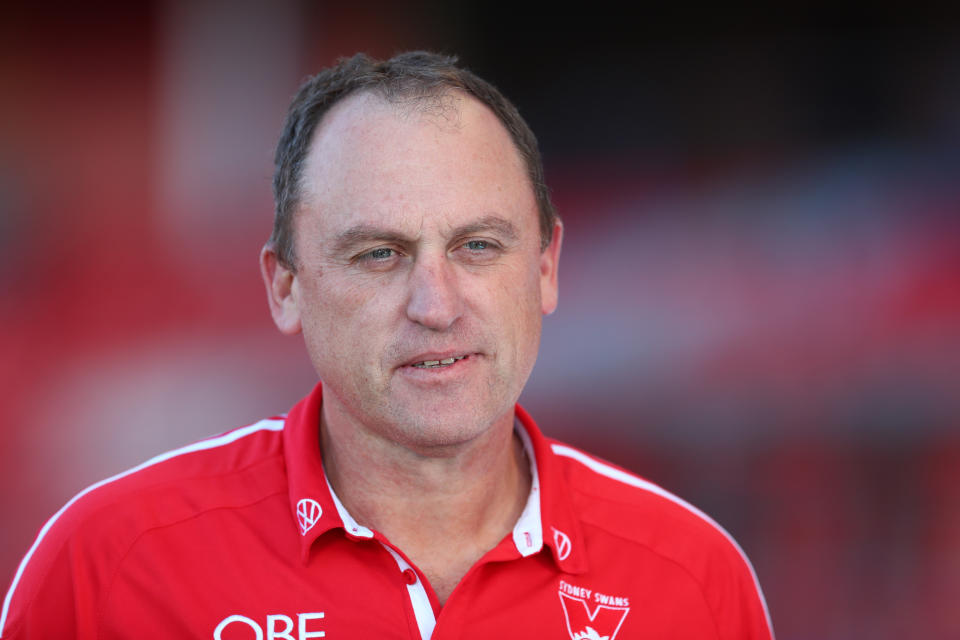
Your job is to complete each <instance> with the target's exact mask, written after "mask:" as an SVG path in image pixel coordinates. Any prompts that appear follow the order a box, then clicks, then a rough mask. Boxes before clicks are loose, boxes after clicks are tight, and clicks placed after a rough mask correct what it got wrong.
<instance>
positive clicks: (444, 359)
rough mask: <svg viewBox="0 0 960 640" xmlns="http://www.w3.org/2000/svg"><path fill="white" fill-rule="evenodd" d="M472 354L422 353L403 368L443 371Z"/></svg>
mask: <svg viewBox="0 0 960 640" xmlns="http://www.w3.org/2000/svg"><path fill="white" fill-rule="evenodd" d="M471 355H474V354H472V353H469V352H468V353H463V352H460V353H450V352H446V353H421V354H418V355H416V356H413V357H412V358H410V359H409V360H408V361H407V362H405V363H404V364H403V365H401V366H403V367H413V368H415V369H442V368H444V367H449V366H451V365H453V364H455V363H457V362H460V361H461V360H464V359H466V358H469V357H470V356H471Z"/></svg>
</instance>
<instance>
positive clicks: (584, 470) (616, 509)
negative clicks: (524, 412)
mask: <svg viewBox="0 0 960 640" xmlns="http://www.w3.org/2000/svg"><path fill="white" fill-rule="evenodd" d="M550 449H551V451H552V452H553V454H554V455H555V456H556V457H557V458H558V459H559V460H560V461H561V464H560V466H561V468H562V469H563V473H564V476H565V477H566V480H567V482H568V486H569V488H570V492H571V493H572V494H573V498H574V502H575V506H576V508H577V511H578V513H579V515H580V517H581V518H582V519H584V520H586V521H587V522H595V523H596V524H598V525H600V526H603V527H604V528H606V529H608V530H610V531H611V533H616V534H617V535H620V536H623V537H625V538H627V539H634V540H636V541H637V542H641V543H649V542H650V538H651V534H653V533H657V531H656V530H660V531H663V532H666V531H664V530H669V533H671V534H672V536H671V537H676V536H680V537H683V538H692V539H694V540H695V541H696V542H697V543H699V544H707V545H714V544H717V545H719V546H720V547H722V548H725V547H733V548H734V549H738V548H739V546H738V545H737V543H736V541H734V540H733V538H732V537H731V536H730V535H729V534H728V533H727V532H726V530H724V529H723V527H721V526H720V525H719V524H718V523H717V522H716V521H715V520H713V518H711V517H710V516H708V515H707V514H705V513H704V512H703V511H701V510H700V509H698V508H697V507H695V506H693V505H692V504H690V503H689V502H687V501H686V500H683V499H682V498H680V497H678V496H676V495H674V494H673V493H671V492H669V491H667V490H666V489H664V488H663V487H661V486H659V485H657V484H655V483H653V482H650V481H649V480H646V479H644V478H642V477H640V476H638V475H636V474H634V473H632V472H630V471H627V470H626V469H623V468H621V467H618V466H616V465H614V464H611V463H610V462H607V461H605V460H603V459H601V458H597V457H596V456H593V455H591V454H588V453H586V452H584V451H581V450H580V449H577V448H575V447H571V446H569V445H566V444H563V443H561V442H556V441H551V443H550Z"/></svg>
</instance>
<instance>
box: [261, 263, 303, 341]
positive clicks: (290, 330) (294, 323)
mask: <svg viewBox="0 0 960 640" xmlns="http://www.w3.org/2000/svg"><path fill="white" fill-rule="evenodd" d="M260 275H262V276H263V284H264V286H266V288H267V303H268V304H269V305H270V315H272V316H273V322H274V324H276V325H277V328H278V329H280V333H284V334H286V335H295V334H298V333H300V328H301V326H300V307H299V301H300V295H299V294H300V291H299V287H298V284H297V276H296V274H295V273H294V272H293V271H291V270H290V269H288V268H287V267H285V266H284V265H283V264H282V263H281V262H280V260H279V258H278V257H277V252H276V251H275V250H274V249H273V247H271V246H270V245H267V246H265V247H264V248H263V249H262V250H261V251H260Z"/></svg>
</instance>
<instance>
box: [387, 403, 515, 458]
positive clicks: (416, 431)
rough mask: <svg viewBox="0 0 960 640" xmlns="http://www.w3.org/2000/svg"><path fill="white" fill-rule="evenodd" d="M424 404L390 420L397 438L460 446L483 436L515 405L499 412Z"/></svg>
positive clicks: (412, 443)
mask: <svg viewBox="0 0 960 640" xmlns="http://www.w3.org/2000/svg"><path fill="white" fill-rule="evenodd" d="M437 409H438V408H424V409H422V410H419V411H416V412H409V413H407V415H405V416H401V415H396V416H393V418H395V419H396V420H395V421H393V420H391V422H392V424H393V427H392V430H393V431H394V439H395V440H396V441H397V442H402V443H403V444H405V445H406V446H408V447H411V448H413V449H433V450H435V449H437V448H446V447H457V446H459V445H463V444H466V443H468V442H471V441H473V440H475V439H476V438H478V437H480V436H482V435H483V434H485V433H487V432H489V431H490V429H492V428H493V427H494V426H495V425H496V423H497V422H498V421H500V420H502V419H503V417H504V415H505V414H506V413H510V414H511V415H512V413H513V407H512V405H511V407H510V409H509V410H508V411H505V412H499V413H497V414H496V415H493V414H491V413H490V412H489V411H485V412H480V411H469V410H467V411H465V410H464V409H463V408H462V407H455V408H453V407H449V406H448V407H444V408H443V409H440V410H437Z"/></svg>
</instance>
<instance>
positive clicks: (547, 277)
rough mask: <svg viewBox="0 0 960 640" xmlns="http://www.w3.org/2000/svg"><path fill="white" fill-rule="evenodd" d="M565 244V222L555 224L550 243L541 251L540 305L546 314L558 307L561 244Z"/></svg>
mask: <svg viewBox="0 0 960 640" xmlns="http://www.w3.org/2000/svg"><path fill="white" fill-rule="evenodd" d="M561 244H563V223H562V222H560V221H559V220H557V222H556V224H554V225H553V236H552V237H551V238H550V244H548V245H547V248H546V249H544V250H543V251H541V252H540V305H541V308H542V311H543V313H544V314H550V313H553V312H554V310H555V309H556V308H557V295H558V291H557V270H558V269H559V268H560V245H561Z"/></svg>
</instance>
